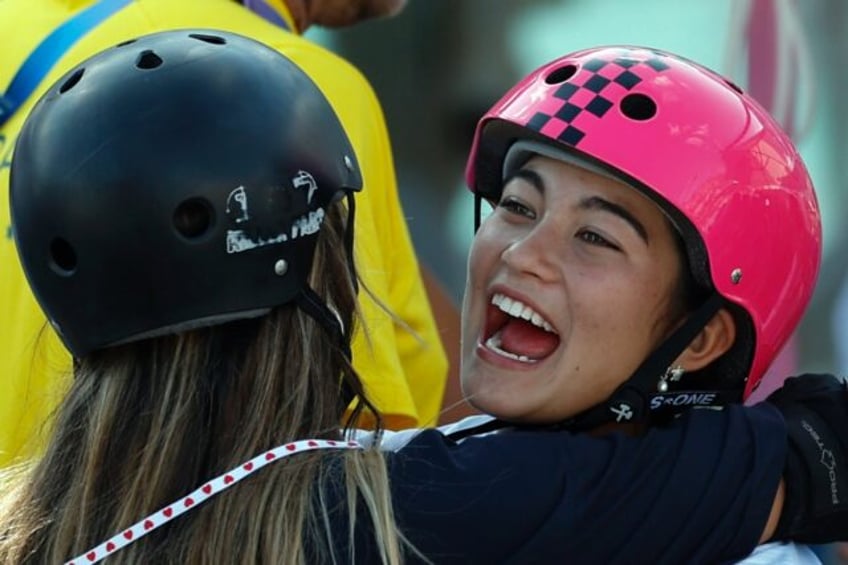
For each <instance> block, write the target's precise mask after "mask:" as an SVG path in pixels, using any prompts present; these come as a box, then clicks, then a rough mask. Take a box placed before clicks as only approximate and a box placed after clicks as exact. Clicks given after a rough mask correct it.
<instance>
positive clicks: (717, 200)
mask: <svg viewBox="0 0 848 565" xmlns="http://www.w3.org/2000/svg"><path fill="white" fill-rule="evenodd" d="M519 139H530V140H537V141H541V142H543V143H545V144H551V145H554V146H556V147H558V148H560V149H562V150H564V151H567V152H568V153H571V154H573V155H575V156H576V157H577V158H580V159H584V160H586V161H587V162H588V163H589V164H592V165H595V166H598V167H601V168H602V169H605V170H607V171H609V172H611V173H612V174H614V175H616V176H617V177H619V178H620V179H622V180H623V181H624V182H627V183H628V184H630V185H632V186H634V187H635V188H637V189H639V190H642V191H643V192H644V193H645V194H646V195H648V196H649V197H650V198H652V199H653V200H654V201H656V202H657V203H658V204H659V205H660V206H661V207H662V208H663V209H664V210H665V212H666V214H667V215H668V216H669V217H670V218H671V219H672V221H673V222H674V223H675V224H676V226H678V228H679V229H680V231H681V234H682V236H683V239H684V241H685V243H686V247H687V251H688V254H689V262H690V265H691V266H692V271H693V275H694V277H695V279H696V280H697V281H698V282H699V283H700V284H702V285H704V286H705V287H707V288H710V289H714V290H715V291H716V292H717V293H718V294H719V295H720V296H721V297H722V298H723V299H724V301H725V302H729V303H731V304H735V305H737V306H738V307H739V308H741V310H742V311H743V312H744V314H747V317H748V318H750V319H749V320H744V322H745V324H744V325H747V326H748V329H749V331H748V338H747V340H746V347H744V349H745V350H746V351H745V353H744V355H743V357H744V359H745V366H744V367H742V369H741V372H742V373H743V378H746V382H745V385H744V390H743V392H742V398H743V399H745V398H747V397H748V396H749V395H750V394H751V392H752V391H753V390H754V389H755V388H756V387H757V385H758V384H759V382H760V381H761V379H762V377H763V374H764V373H765V371H766V369H767V368H768V366H769V364H770V363H771V362H772V361H773V360H774V358H775V356H776V355H777V353H778V352H779V351H780V349H781V347H782V346H783V344H784V343H785V342H786V340H787V339H788V337H789V335H790V334H791V333H792V331H793V330H794V329H795V327H796V326H797V324H798V321H799V319H800V318H801V315H802V313H803V312H804V309H805V308H806V306H807V304H808V302H809V300H810V296H811V295H812V292H813V287H814V285H815V282H816V278H817V275H818V270H819V263H820V261H821V225H820V218H819V209H818V204H817V201H816V196H815V193H814V191H813V186H812V182H811V180H810V177H809V175H808V173H807V170H806V168H805V166H804V164H803V162H802V161H801V157H800V156H799V154H798V151H797V150H796V149H795V147H794V145H793V144H792V142H791V140H790V139H789V138H788V136H787V135H786V134H785V133H784V132H783V131H782V130H781V128H780V127H779V126H778V124H777V123H776V122H775V121H774V120H773V119H772V118H771V117H770V116H769V115H768V113H767V112H766V111H765V110H764V109H763V108H762V107H761V106H760V105H759V104H758V103H757V102H755V101H754V100H753V99H752V98H751V97H750V96H748V95H746V94H744V93H743V92H742V91H741V90H740V89H739V88H738V87H737V86H735V85H734V84H733V83H731V82H729V81H728V80H726V79H724V78H722V77H721V76H720V75H718V74H716V73H714V72H712V71H710V70H708V69H706V68H704V67H702V66H700V65H698V64H696V63H693V62H691V61H688V60H686V59H683V58H681V57H678V56H675V55H672V54H669V53H664V52H662V51H657V50H654V49H646V48H639V47H628V46H609V47H599V48H595V49H587V50H584V51H579V52H576V53H573V54H570V55H566V56H564V57H561V58H559V59H557V60H555V61H553V62H551V63H549V64H546V65H544V66H542V67H540V68H539V69H537V70H536V71H534V72H532V73H531V74H530V75H529V76H527V77H526V78H525V79H524V80H522V81H521V82H520V83H519V84H517V85H516V86H515V87H514V88H512V89H511V90H510V91H509V92H508V93H507V94H506V95H505V96H504V97H503V98H501V100H500V101H498V102H497V103H496V104H495V105H494V106H493V107H492V108H491V110H489V112H488V113H487V114H486V115H485V116H484V117H483V118H482V120H480V123H479V124H478V126H477V131H476V133H475V137H474V144H473V146H472V149H471V155H470V157H469V160H468V165H467V168H466V179H467V182H468V186H469V187H471V189H472V191H474V192H475V193H476V194H477V195H478V196H480V197H483V198H488V199H497V198H498V197H499V196H500V192H501V189H502V180H503V164H504V157H505V154H506V152H507V150H508V149H509V147H510V146H511V145H512V143H513V142H514V141H516V140H519ZM743 317H744V316H743ZM751 334H753V335H751ZM743 335H744V332H743Z"/></svg>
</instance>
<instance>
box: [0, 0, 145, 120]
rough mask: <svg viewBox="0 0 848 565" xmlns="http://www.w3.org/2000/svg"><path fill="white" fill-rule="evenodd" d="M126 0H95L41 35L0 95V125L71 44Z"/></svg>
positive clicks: (127, 1) (118, 8) (129, 0)
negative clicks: (40, 39)
mask: <svg viewBox="0 0 848 565" xmlns="http://www.w3.org/2000/svg"><path fill="white" fill-rule="evenodd" d="M130 2H132V0H100V1H99V2H95V3H94V4H93V5H92V6H89V7H88V8H86V9H85V10H82V11H80V12H79V13H77V14H76V15H75V16H74V17H72V18H71V19H69V20H67V21H66V22H65V23H63V24H62V25H60V26H59V27H57V28H56V29H54V30H53V31H52V32H51V33H50V35H48V36H47V37H45V38H44V39H43V40H42V41H41V43H39V44H38V47H36V48H35V50H34V51H33V52H32V53H30V54H29V57H27V59H26V61H24V63H23V64H22V65H21V68H19V69H18V72H17V73H15V76H14V77H13V78H12V82H11V83H10V84H9V88H8V89H6V92H5V93H2V94H0V126H2V125H3V124H4V123H6V120H8V119H9V118H11V117H12V114H14V113H15V111H16V110H17V109H18V108H19V107H20V105H21V104H23V103H24V102H25V101H26V99H27V98H29V96H30V95H31V94H32V92H33V91H34V90H35V89H36V87H38V85H39V83H41V81H42V80H43V79H44V77H45V76H46V75H47V73H48V72H50V69H51V68H53V65H55V64H56V62H57V61H58V60H59V58H61V57H62V55H64V54H65V52H66V51H67V50H68V49H69V48H70V47H71V45H73V44H74V43H76V42H77V40H78V39H80V38H81V37H82V36H83V35H85V34H86V33H88V32H89V31H90V30H91V29H92V28H93V27H94V26H96V25H97V24H99V23H100V22H102V21H103V20H105V19H106V18H108V17H109V16H111V15H112V14H114V13H115V12H117V11H118V10H120V9H121V8H123V7H124V6H126V5H127V4H129V3H130Z"/></svg>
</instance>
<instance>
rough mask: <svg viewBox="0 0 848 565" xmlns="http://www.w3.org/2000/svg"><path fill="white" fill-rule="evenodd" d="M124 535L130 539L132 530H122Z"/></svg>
mask: <svg viewBox="0 0 848 565" xmlns="http://www.w3.org/2000/svg"><path fill="white" fill-rule="evenodd" d="M124 537H125V538H127V539H132V537H133V533H132V530H127V531H126V532H124Z"/></svg>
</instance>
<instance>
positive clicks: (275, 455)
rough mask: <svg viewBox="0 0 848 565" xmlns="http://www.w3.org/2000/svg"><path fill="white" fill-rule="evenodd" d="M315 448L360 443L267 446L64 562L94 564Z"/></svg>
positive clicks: (305, 442)
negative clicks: (258, 474)
mask: <svg viewBox="0 0 848 565" xmlns="http://www.w3.org/2000/svg"><path fill="white" fill-rule="evenodd" d="M316 449H362V445H361V444H360V443H358V442H356V441H335V440H327V439H303V440H300V441H295V442H292V443H287V444H285V445H281V446H279V447H275V448H273V449H270V450H268V451H266V452H264V453H262V454H261V455H257V456H256V457H254V458H253V459H251V460H250V461H247V462H246V463H243V464H241V465H239V466H238V467H236V468H234V469H230V470H229V471H227V472H226V473H224V474H223V475H219V476H217V477H215V478H214V479H212V480H211V481H209V482H207V483H206V484H204V485H203V486H202V487H200V488H199V489H197V490H195V491H194V492H192V493H190V494H189V495H188V496H185V497H183V498H181V499H180V500H177V501H174V502H173V503H171V504H169V505H168V506H166V507H164V508H162V509H160V510H158V511H156V512H154V513H153V514H151V515H150V516H147V517H146V518H144V519H142V520H139V521H138V522H136V523H135V524H133V525H132V526H130V527H129V528H127V529H125V530H123V531H122V532H119V533H117V534H115V535H114V536H112V537H111V538H109V539H108V540H106V541H104V542H103V543H101V544H100V545H98V546H97V547H95V548H94V549H91V550H89V551H86V552H85V553H83V554H82V555H79V556H77V557H74V558H73V559H71V560H70V561H67V562H66V563H65V565H82V564H84V563H97V562H98V561H100V560H101V559H103V558H105V557H108V556H110V555H112V554H114V553H115V552H116V551H118V550H119V549H121V548H122V547H126V546H128V545H129V544H131V543H133V542H134V541H136V540H138V539H139V538H142V537H144V536H146V535H147V534H149V533H150V532H152V531H153V530H155V529H156V528H158V527H160V526H163V525H164V524H167V523H168V522H170V521H171V520H173V519H174V518H176V517H177V516H179V515H180V514H182V513H184V512H188V511H189V510H191V509H192V508H194V507H196V506H198V505H200V504H202V503H203V502H205V501H206V500H208V499H210V498H212V497H213V496H215V495H216V494H219V493H221V492H223V491H225V490H226V489H228V488H230V487H231V486H233V485H234V484H236V483H237V482H239V481H240V480H242V479H244V478H245V477H247V476H249V475H250V474H252V473H255V472H256V471H258V470H259V469H261V468H262V467H264V466H265V465H268V464H269V463H272V462H274V461H278V460H280V459H283V458H284V457H288V456H290V455H294V454H295V453H302V452H304V451H314V450H316Z"/></svg>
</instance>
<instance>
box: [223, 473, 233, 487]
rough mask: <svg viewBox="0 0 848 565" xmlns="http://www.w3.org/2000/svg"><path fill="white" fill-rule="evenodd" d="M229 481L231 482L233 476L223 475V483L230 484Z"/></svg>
mask: <svg viewBox="0 0 848 565" xmlns="http://www.w3.org/2000/svg"><path fill="white" fill-rule="evenodd" d="M231 482H233V477H232V475H226V476H225V477H224V484H225V485H228V484H230V483H231Z"/></svg>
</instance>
